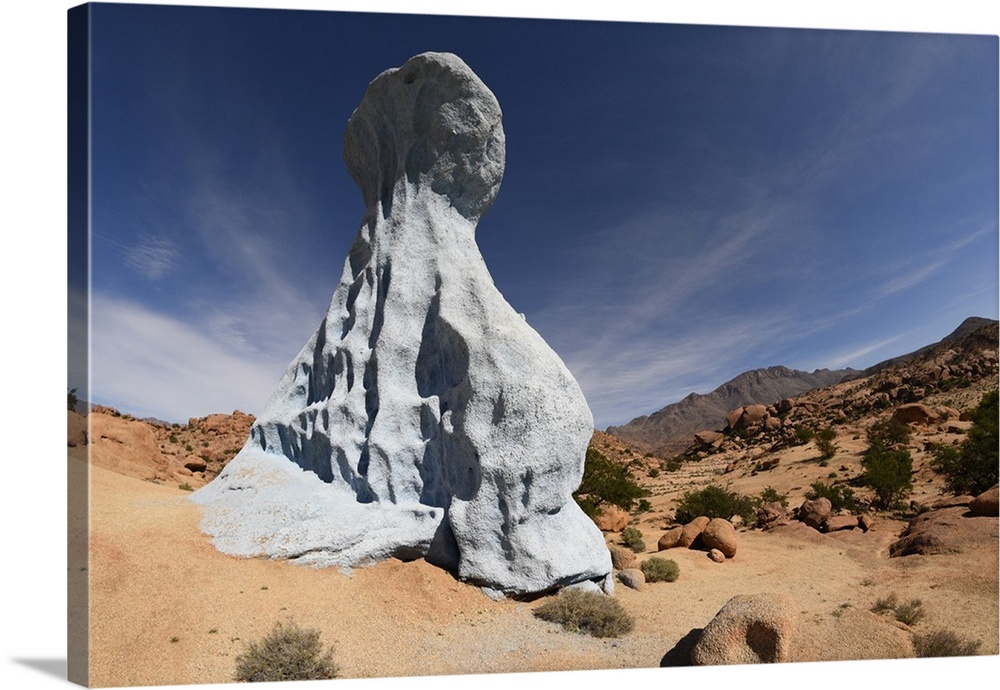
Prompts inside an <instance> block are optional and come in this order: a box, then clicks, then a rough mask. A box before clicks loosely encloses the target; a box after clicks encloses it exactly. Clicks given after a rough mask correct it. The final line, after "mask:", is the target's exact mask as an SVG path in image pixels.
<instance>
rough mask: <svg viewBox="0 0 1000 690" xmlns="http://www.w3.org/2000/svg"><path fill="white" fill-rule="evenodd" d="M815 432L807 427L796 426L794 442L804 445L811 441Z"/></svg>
mask: <svg viewBox="0 0 1000 690" xmlns="http://www.w3.org/2000/svg"><path fill="white" fill-rule="evenodd" d="M815 435H816V432H815V431H813V430H812V429H810V428H809V427H807V426H797V427H795V440H796V441H798V442H799V443H800V444H806V443H809V442H810V441H812V440H813V436H815Z"/></svg>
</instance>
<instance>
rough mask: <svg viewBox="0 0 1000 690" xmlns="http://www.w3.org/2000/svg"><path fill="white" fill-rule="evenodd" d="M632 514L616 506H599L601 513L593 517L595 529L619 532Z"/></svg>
mask: <svg viewBox="0 0 1000 690" xmlns="http://www.w3.org/2000/svg"><path fill="white" fill-rule="evenodd" d="M631 520H632V516H631V515H629V514H628V512H627V511H625V510H622V509H621V508H619V507H618V506H614V505H606V506H601V514H600V515H598V516H597V517H595V518H594V523H595V524H596V525H597V529H599V530H601V531H602V532H621V531H622V530H623V529H625V528H626V527H628V523H629V522H631Z"/></svg>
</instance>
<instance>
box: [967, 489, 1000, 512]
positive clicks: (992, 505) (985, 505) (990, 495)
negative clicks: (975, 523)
mask: <svg viewBox="0 0 1000 690" xmlns="http://www.w3.org/2000/svg"><path fill="white" fill-rule="evenodd" d="M998 487H1000V485H997V484H994V485H993V488H992V489H987V490H986V491H984V492H983V493H981V494H979V495H978V496H976V497H975V498H974V499H973V500H972V502H971V503H969V510H970V511H972V514H973V515H979V516H983V517H996V516H997V515H1000V504H998V498H1000V492H998Z"/></svg>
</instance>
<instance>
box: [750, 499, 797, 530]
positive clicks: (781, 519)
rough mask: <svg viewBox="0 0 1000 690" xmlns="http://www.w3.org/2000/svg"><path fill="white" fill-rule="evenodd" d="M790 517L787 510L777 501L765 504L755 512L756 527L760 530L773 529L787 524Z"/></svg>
mask: <svg viewBox="0 0 1000 690" xmlns="http://www.w3.org/2000/svg"><path fill="white" fill-rule="evenodd" d="M789 518H790V516H789V513H788V508H786V507H785V506H783V505H781V503H780V502H779V501H773V502H771V503H765V504H764V505H762V506H761V507H760V509H759V510H758V511H757V526H758V527H760V528H762V529H774V528H775V527H777V526H778V525H786V524H788V520H789Z"/></svg>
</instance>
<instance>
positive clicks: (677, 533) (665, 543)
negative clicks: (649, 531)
mask: <svg viewBox="0 0 1000 690" xmlns="http://www.w3.org/2000/svg"><path fill="white" fill-rule="evenodd" d="M683 533H684V528H683V527H681V526H680V525H677V526H676V527H671V528H670V529H668V530H667V531H666V532H664V533H663V536H662V537H660V540H659V541H658V542H657V543H656V550H657V551H666V550H667V549H672V548H674V547H676V546H677V545H678V544H679V542H680V540H681V534H683Z"/></svg>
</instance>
